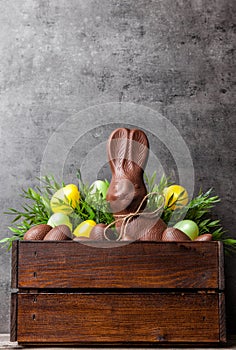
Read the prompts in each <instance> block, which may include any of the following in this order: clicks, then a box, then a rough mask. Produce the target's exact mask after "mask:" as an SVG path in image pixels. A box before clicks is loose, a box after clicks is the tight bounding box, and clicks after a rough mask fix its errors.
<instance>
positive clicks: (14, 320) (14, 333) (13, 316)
mask: <svg viewBox="0 0 236 350" xmlns="http://www.w3.org/2000/svg"><path fill="white" fill-rule="evenodd" d="M17 302H18V295H17V293H12V294H11V328H10V340H11V341H17Z"/></svg>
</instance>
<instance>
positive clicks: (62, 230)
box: [44, 225, 71, 241]
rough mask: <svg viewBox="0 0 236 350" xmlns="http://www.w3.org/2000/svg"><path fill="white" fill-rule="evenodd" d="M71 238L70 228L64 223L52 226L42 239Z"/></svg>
mask: <svg viewBox="0 0 236 350" xmlns="http://www.w3.org/2000/svg"><path fill="white" fill-rule="evenodd" d="M68 239H71V230H70V229H69V227H68V226H66V225H59V226H56V227H54V228H53V229H52V230H50V231H49V232H48V234H47V235H46V236H45V237H44V241H64V240H68Z"/></svg>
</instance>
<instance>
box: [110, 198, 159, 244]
mask: <svg viewBox="0 0 236 350" xmlns="http://www.w3.org/2000/svg"><path fill="white" fill-rule="evenodd" d="M153 195H158V196H161V197H162V198H163V203H162V204H161V205H160V206H159V207H157V208H156V209H155V210H153V211H148V212H147V211H146V212H145V211H142V210H141V208H142V205H143V203H144V202H145V201H146V199H148V198H149V197H150V196H153ZM164 199H165V198H164V196H163V195H162V194H160V193H159V192H150V193H148V194H146V196H145V197H144V198H143V199H142V201H141V203H140V204H139V206H138V208H137V210H136V211H135V212H134V213H129V214H127V215H124V214H118V215H116V217H118V219H116V220H114V221H113V222H111V223H110V224H109V225H107V226H106V228H105V230H104V237H105V239H106V240H108V241H111V239H110V238H109V237H108V236H107V230H108V229H109V228H110V227H112V226H114V225H115V224H117V223H118V222H120V221H122V223H121V227H120V233H119V236H118V237H117V239H116V241H120V240H121V239H122V238H123V237H124V236H125V234H126V231H127V227H128V225H129V222H130V221H131V219H133V218H134V217H135V216H144V217H148V218H154V217H156V216H157V215H158V214H159V212H160V211H161V210H162V209H163V207H164V202H165V201H164Z"/></svg>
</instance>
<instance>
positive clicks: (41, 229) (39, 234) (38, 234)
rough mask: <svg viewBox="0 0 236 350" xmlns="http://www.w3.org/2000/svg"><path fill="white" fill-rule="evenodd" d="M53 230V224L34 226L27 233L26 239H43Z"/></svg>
mask: <svg viewBox="0 0 236 350" xmlns="http://www.w3.org/2000/svg"><path fill="white" fill-rule="evenodd" d="M51 230H52V226H50V225H46V224H40V225H36V226H33V227H31V228H30V229H29V230H28V231H27V232H26V233H25V235H24V241H42V240H43V239H44V237H45V236H46V235H47V234H48V232H50V231H51Z"/></svg>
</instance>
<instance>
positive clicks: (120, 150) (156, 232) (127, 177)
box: [106, 128, 166, 240]
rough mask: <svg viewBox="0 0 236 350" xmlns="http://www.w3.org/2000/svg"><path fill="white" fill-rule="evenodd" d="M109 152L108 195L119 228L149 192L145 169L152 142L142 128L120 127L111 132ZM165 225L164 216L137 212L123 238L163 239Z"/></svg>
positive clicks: (142, 207) (108, 145) (143, 206)
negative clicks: (143, 214) (158, 216)
mask: <svg viewBox="0 0 236 350" xmlns="http://www.w3.org/2000/svg"><path fill="white" fill-rule="evenodd" d="M107 152H108V160H109V164H110V168H111V172H112V180H111V183H110V186H109V189H108V192H107V196H106V199H107V201H108V202H109V204H110V208H111V210H112V212H113V214H114V218H115V220H116V221H117V222H116V229H117V231H118V232H119V230H120V227H121V225H122V219H121V218H122V217H123V216H126V215H128V214H130V213H135V212H136V210H137V209H138V208H139V206H140V204H141V203H142V201H143V199H144V198H145V196H146V195H147V189H146V186H145V184H144V180H143V172H144V168H145V166H146V163H147V159H148V154H149V142H148V139H147V136H146V134H145V133H144V132H143V131H142V130H138V129H132V130H130V129H126V128H119V129H116V130H114V131H113V133H112V134H111V136H110V138H109V140H108V144H107ZM145 205H146V201H144V203H143V205H142V206H141V208H140V209H141V211H142V210H143V209H144V208H145ZM165 228H166V224H165V223H164V222H163V221H162V220H161V219H159V220H158V219H157V218H156V217H153V218H147V217H145V216H142V215H140V216H136V217H134V218H132V220H130V221H129V222H128V223H127V225H126V230H125V232H126V234H125V237H123V239H127V240H135V239H140V240H161V238H162V232H163V231H164V230H165ZM137 235H138V236H137Z"/></svg>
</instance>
